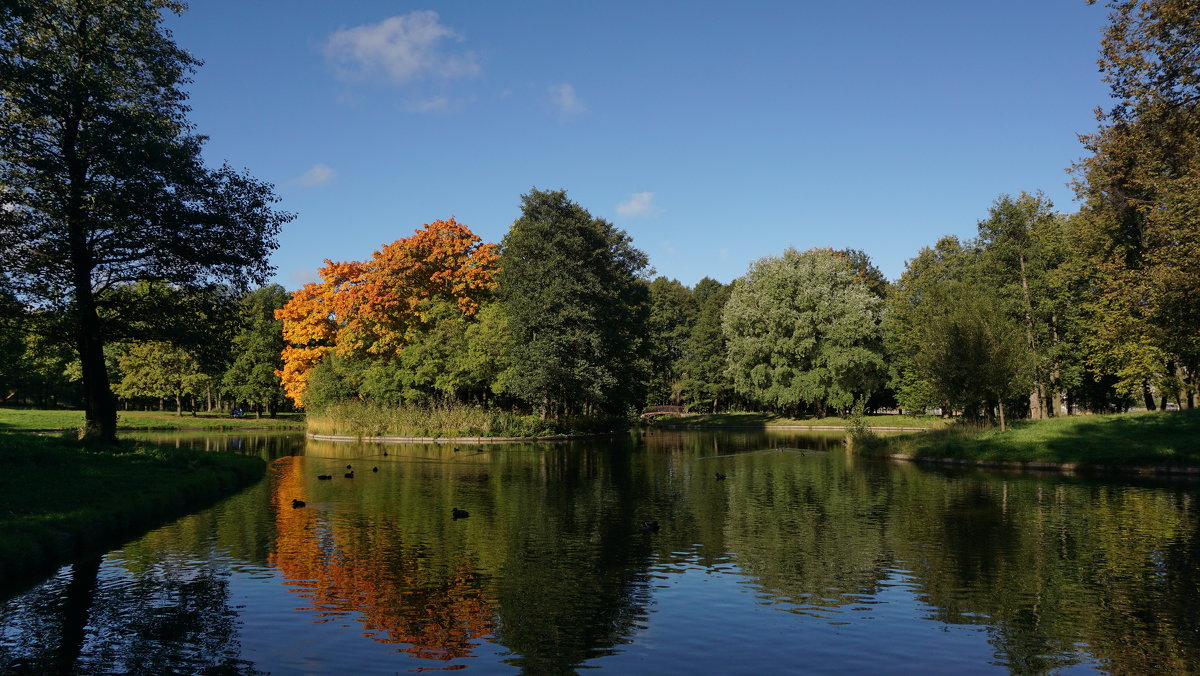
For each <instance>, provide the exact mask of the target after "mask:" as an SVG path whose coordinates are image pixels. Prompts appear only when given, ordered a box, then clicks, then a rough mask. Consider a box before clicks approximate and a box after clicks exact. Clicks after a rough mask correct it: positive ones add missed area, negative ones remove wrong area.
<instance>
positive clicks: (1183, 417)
mask: <svg viewBox="0 0 1200 676" xmlns="http://www.w3.org/2000/svg"><path fill="white" fill-rule="evenodd" d="M867 447H868V449H869V452H885V453H903V454H907V455H912V456H916V457H924V458H970V459H974V460H991V461H1006V462H1056V463H1080V464H1084V465H1130V466H1151V465H1154V466H1158V465H1200V410H1195V411H1172V412H1162V411H1159V412H1149V413H1123V414H1116V415H1090V416H1071V417H1065V418H1052V419H1049V420H1025V421H1019V422H1016V423H1014V424H1013V425H1012V426H1011V428H1010V429H1008V430H1007V431H1004V432H1001V431H1000V430H999V429H995V428H992V429H979V428H972V427H970V426H967V425H955V426H953V427H949V428H946V429H943V430H936V431H931V432H927V433H925V434H920V435H905V436H902V437H887V438H881V439H876V440H872V442H870V443H868V444H867Z"/></svg>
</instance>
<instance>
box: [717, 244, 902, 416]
mask: <svg viewBox="0 0 1200 676" xmlns="http://www.w3.org/2000/svg"><path fill="white" fill-rule="evenodd" d="M882 318H883V300H882V299H880V298H879V297H878V296H877V295H875V294H874V293H873V292H872V291H871V289H870V288H869V287H868V286H867V284H866V283H865V282H864V281H863V280H862V279H860V278H859V276H858V274H857V272H856V271H855V270H854V269H853V267H852V266H851V264H850V262H849V260H848V258H847V257H846V256H844V255H839V254H838V253H836V252H834V251H832V250H829V249H810V250H808V251H804V252H800V251H797V250H795V249H788V250H786V251H784V253H783V256H780V257H775V256H767V257H765V258H760V259H759V260H757V261H755V262H754V263H753V264H752V265H751V266H750V271H749V272H747V273H746V275H745V276H743V277H741V278H739V279H738V280H737V281H736V282H735V283H734V287H733V292H732V294H731V295H730V297H729V300H728V302H727V303H726V304H725V309H724V314H723V321H722V328H723V330H724V333H725V338H726V339H727V340H728V341H729V354H728V371H729V374H730V376H731V377H732V379H733V384H734V387H735V388H736V389H737V390H738V391H739V392H742V393H743V394H746V395H748V396H750V397H751V398H753V399H754V400H757V401H760V402H763V403H766V404H769V405H772V406H776V407H780V408H784V409H792V410H793V411H794V410H796V409H797V407H799V406H801V405H811V406H814V407H816V409H817V410H818V412H819V413H820V414H821V415H824V414H825V411H826V409H827V408H828V407H835V408H847V407H849V406H851V405H852V404H853V403H854V401H855V399H864V400H865V399H866V398H867V397H869V396H870V394H871V392H873V391H874V390H875V389H877V388H879V387H880V386H881V385H882V384H883V378H884V374H885V365H884V360H883V345H882V333H881V329H880V322H881V321H882Z"/></svg>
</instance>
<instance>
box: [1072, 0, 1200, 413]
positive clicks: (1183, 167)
mask: <svg viewBox="0 0 1200 676" xmlns="http://www.w3.org/2000/svg"><path fill="white" fill-rule="evenodd" d="M1107 6H1108V7H1109V8H1110V10H1111V11H1110V15H1109V16H1110V24H1109V26H1108V28H1107V29H1106V31H1105V34H1104V38H1103V41H1102V43H1101V54H1100V59H1099V65H1100V69H1101V71H1102V72H1103V73H1104V81H1105V82H1106V83H1107V84H1108V85H1109V87H1110V89H1111V94H1112V97H1113V99H1115V103H1114V105H1113V106H1112V107H1111V108H1110V109H1108V110H1101V111H1099V113H1098V118H1099V122H1100V128H1099V129H1098V130H1097V132H1096V133H1094V134H1090V135H1087V136H1084V137H1083V141H1084V145H1085V147H1086V148H1087V149H1088V150H1089V151H1090V153H1091V154H1090V156H1088V157H1086V158H1084V159H1083V160H1081V161H1080V162H1079V163H1078V164H1077V165H1076V166H1075V172H1076V179H1077V181H1076V191H1077V193H1078V194H1079V196H1080V198H1082V199H1083V201H1084V207H1083V215H1084V217H1085V218H1087V219H1088V220H1089V221H1090V222H1091V224H1092V228H1093V232H1094V233H1095V235H1096V237H1097V238H1098V242H1097V246H1096V255H1095V257H1094V259H1093V260H1094V263H1095V265H1096V267H1097V274H1096V282H1097V291H1098V293H1097V295H1096V296H1095V302H1094V303H1093V304H1092V305H1091V307H1090V308H1089V311H1090V312H1089V315H1090V318H1091V319H1090V321H1089V324H1090V326H1091V328H1093V329H1094V333H1095V334H1097V335H1101V334H1103V335H1104V339H1101V340H1096V341H1094V343H1093V345H1092V348H1093V349H1092V351H1091V354H1090V355H1089V360H1090V363H1091V364H1092V365H1093V366H1095V367H1098V368H1102V369H1108V370H1115V371H1116V372H1117V373H1119V374H1120V378H1119V383H1118V386H1119V387H1120V388H1121V389H1122V390H1123V391H1125V392H1132V391H1135V390H1138V389H1141V390H1142V392H1143V394H1144V396H1145V397H1146V401H1147V406H1148V407H1153V402H1152V400H1151V399H1150V388H1151V387H1152V386H1154V387H1159V388H1161V389H1163V390H1164V393H1165V390H1170V389H1174V388H1175V387H1178V388H1179V389H1180V390H1183V391H1181V392H1179V393H1178V394H1177V396H1178V398H1179V399H1180V400H1181V401H1186V402H1187V404H1188V405H1193V406H1194V404H1195V393H1196V391H1197V390H1198V389H1200V303H1197V302H1196V298H1198V297H1200V50H1197V49H1196V45H1197V43H1200V3H1197V2H1196V0H1114V1H1113V2H1109V3H1107ZM1114 327H1116V328H1115V330H1114Z"/></svg>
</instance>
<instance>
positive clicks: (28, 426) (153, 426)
mask: <svg viewBox="0 0 1200 676" xmlns="http://www.w3.org/2000/svg"><path fill="white" fill-rule="evenodd" d="M82 426H83V411H75V410H66V409H36V408H0V432H68V431H72V430H77V429H79V428H80V427H82ZM117 429H118V430H123V431H144V432H150V431H170V430H212V431H221V430H244V429H304V415H303V414H300V413H281V414H279V417H277V418H267V417H263V418H254V417H246V418H231V417H230V416H229V415H227V414H224V413H197V414H196V415H195V416H193V415H191V414H190V413H185V414H184V415H183V416H177V415H176V414H175V413H174V412H173V411H119V412H118V413H117Z"/></svg>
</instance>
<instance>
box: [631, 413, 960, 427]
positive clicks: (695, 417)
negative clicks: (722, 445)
mask: <svg viewBox="0 0 1200 676" xmlns="http://www.w3.org/2000/svg"><path fill="white" fill-rule="evenodd" d="M863 420H864V421H865V422H866V424H867V425H869V426H879V427H911V428H940V427H945V426H946V425H947V424H948V421H946V420H943V419H942V418H938V417H936V416H930V415H922V416H912V415H868V416H863ZM847 421H848V420H847V419H846V418H832V417H830V418H816V417H811V418H787V417H784V416H780V415H774V414H771V413H694V414H691V415H685V416H678V417H674V416H673V417H666V416H663V417H659V418H657V419H655V420H654V421H653V422H651V423H650V424H651V425H652V426H654V427H683V426H688V427H780V426H789V425H790V426H806V425H807V426H813V427H845V426H846V423H847Z"/></svg>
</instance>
